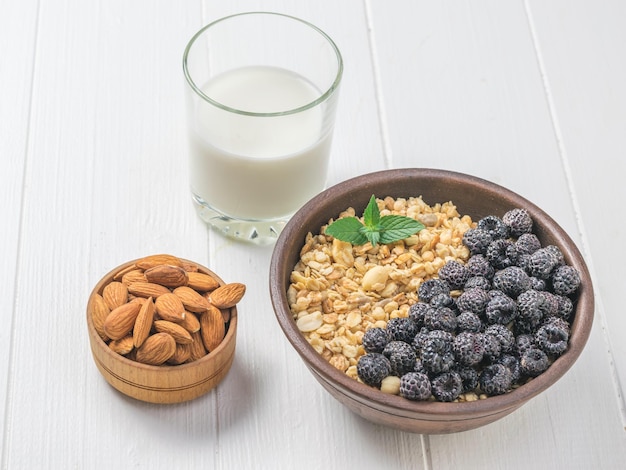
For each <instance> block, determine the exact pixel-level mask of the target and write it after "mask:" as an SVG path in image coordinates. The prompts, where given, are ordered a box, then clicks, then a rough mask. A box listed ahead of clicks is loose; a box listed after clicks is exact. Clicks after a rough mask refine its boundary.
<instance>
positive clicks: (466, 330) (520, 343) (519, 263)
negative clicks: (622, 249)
mask: <svg viewBox="0 0 626 470" xmlns="http://www.w3.org/2000/svg"><path fill="white" fill-rule="evenodd" d="M532 229H533V221H532V219H531V217H530V215H529V214H528V212H527V211H526V210H524V209H513V210H511V211H509V212H507V213H506V214H504V216H503V217H502V218H500V217H496V216H493V215H490V216H487V217H484V218H482V219H481V220H479V221H478V223H477V225H476V227H475V228H471V229H469V230H468V231H466V232H465V234H464V236H463V243H464V244H465V245H466V246H467V247H468V249H469V250H470V258H469V259H468V261H467V263H465V264H463V263H460V262H458V261H448V262H447V263H446V264H445V265H444V266H443V267H442V268H441V269H440V270H439V273H438V277H436V278H432V279H429V280H427V281H424V282H423V283H422V284H421V285H420V287H419V289H418V293H417V294H418V298H419V301H418V302H417V303H415V304H413V305H412V306H411V308H410V309H409V314H408V317H406V318H395V319H392V320H390V321H389V322H388V324H387V326H386V328H371V329H369V330H367V331H366V332H365V334H364V336H363V348H364V349H365V351H366V354H365V355H364V356H362V357H361V358H360V359H359V361H358V363H357V374H358V376H359V378H360V379H361V381H363V382H364V383H366V384H368V385H371V386H373V387H380V384H381V382H382V381H383V380H384V379H385V378H386V377H387V376H390V375H395V376H397V377H400V391H399V393H400V395H401V396H403V397H405V398H407V399H409V400H429V399H431V400H432V399H435V400H438V401H444V402H450V401H455V400H457V399H458V398H459V397H460V396H461V395H462V394H464V393H468V392H473V393H475V394H477V395H481V394H482V395H487V396H493V395H501V394H504V393H507V392H509V391H510V390H511V389H512V388H514V387H516V386H517V385H521V384H523V383H525V382H526V381H527V380H529V379H530V378H533V377H536V376H538V375H540V374H541V373H543V372H544V371H545V370H546V369H547V368H548V367H549V366H550V364H551V363H552V362H553V361H554V359H555V358H556V357H558V356H560V355H561V354H563V353H564V352H565V351H566V350H567V347H568V341H569V334H570V323H571V320H572V318H571V317H572V315H573V311H574V305H573V296H574V294H575V293H576V291H577V290H578V287H579V285H580V274H579V273H578V271H577V270H576V269H575V268H573V267H572V266H569V265H567V264H566V263H565V261H564V257H563V254H562V253H561V251H560V250H559V248H558V247H556V246H553V245H550V246H545V247H542V246H541V243H540V241H539V239H538V238H537V236H536V235H534V234H533V232H532ZM459 293H460V294H459ZM457 294H459V295H457Z"/></svg>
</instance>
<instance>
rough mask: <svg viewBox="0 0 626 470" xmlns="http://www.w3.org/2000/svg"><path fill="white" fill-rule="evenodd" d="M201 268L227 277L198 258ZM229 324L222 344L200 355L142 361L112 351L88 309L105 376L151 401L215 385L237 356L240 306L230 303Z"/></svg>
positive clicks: (98, 289) (183, 397) (189, 396)
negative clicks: (168, 362)
mask: <svg viewBox="0 0 626 470" xmlns="http://www.w3.org/2000/svg"><path fill="white" fill-rule="evenodd" d="M181 260H182V261H183V262H187V263H191V264H195V265H196V266H197V267H198V271H199V272H202V273H205V274H208V275H210V276H212V277H213V278H214V279H216V280H217V281H218V282H219V284H220V285H224V281H223V280H222V279H221V278H219V277H218V276H217V275H216V274H215V273H213V272H212V271H210V270H209V269H207V268H205V267H204V266H200V265H198V264H197V263H195V262H191V261H187V260H184V259H181ZM135 262H137V260H134V261H129V262H127V263H124V264H122V265H120V266H118V267H116V268H115V269H113V270H111V272H109V273H108V274H106V275H105V276H104V277H103V278H102V279H101V280H100V281H99V282H98V283H97V284H96V286H95V287H94V289H93V291H92V294H93V293H99V294H102V290H103V289H104V286H105V285H107V284H109V283H110V282H111V280H113V278H114V277H115V275H116V274H117V273H119V272H122V271H123V270H124V269H126V268H128V267H129V266H132V265H134V264H135ZM227 313H228V314H229V315H230V319H229V321H228V322H227V324H226V335H225V337H224V339H223V340H222V342H221V343H220V345H219V346H218V347H217V348H215V349H214V350H213V351H211V352H210V353H209V354H207V355H205V356H204V357H202V358H201V359H198V360H196V361H193V362H188V363H184V364H181V365H162V366H153V365H147V364H142V363H139V362H136V361H134V360H131V359H128V358H126V357H124V356H122V355H120V354H117V353H115V352H113V351H112V350H111V349H110V348H109V346H108V345H107V344H106V343H105V342H104V341H103V340H102V338H100V336H99V335H98V333H97V332H96V329H95V328H94V324H93V320H92V316H91V315H90V311H89V308H88V309H87V329H88V333H89V342H90V345H91V351H92V355H93V359H94V362H95V363H96V366H97V368H98V370H99V371H100V373H101V374H102V376H103V377H104V379H105V380H106V381H107V382H108V383H109V384H110V385H111V386H113V387H114V388H115V389H117V390H118V391H120V392H121V393H123V394H125V395H128V396H129V397H132V398H135V399H137V400H141V401H145V402H150V403H180V402H184V401H189V400H193V399H195V398H198V397H200V396H201V395H204V394H206V393H207V392H209V391H210V390H211V389H213V388H215V387H216V386H217V385H218V384H219V383H220V382H221V381H222V379H223V378H224V377H225V376H226V374H227V373H228V371H229V370H230V367H231V365H232V362H233V359H234V357H235V344H236V335H237V307H231V308H230V309H229V312H227Z"/></svg>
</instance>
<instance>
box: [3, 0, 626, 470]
mask: <svg viewBox="0 0 626 470" xmlns="http://www.w3.org/2000/svg"><path fill="white" fill-rule="evenodd" d="M250 10H271V11H280V12H284V13H288V14H293V15H296V16H299V17H302V18H304V19H306V20H309V21H311V22H313V23H314V24H316V25H318V26H320V27H321V28H322V29H324V30H325V31H326V32H327V33H329V34H330V36H332V37H333V38H334V39H335V40H336V42H337V44H338V46H339V47H340V49H341V50H342V52H343V55H344V59H345V75H344V82H343V88H342V90H341V102H340V109H339V115H338V122H337V127H336V133H335V141H334V146H333V152H332V165H331V172H330V176H329V183H330V184H334V183H337V182H339V181H342V180H344V179H347V178H349V177H352V176H356V175H357V174H361V173H366V172H370V171H375V170H380V169H384V168H398V167H407V166H413V167H437V168H443V169H450V170H456V171H462V172H466V173H470V174H473V175H477V176H480V177H483V178H486V179H489V180H491V181H494V182H496V183H499V184H502V185H504V186H506V187H508V188H510V189H512V190H514V191H516V192H518V193H520V194H522V195H523V196H525V197H527V198H528V199H530V200H532V201H533V202H535V203H536V204H538V205H539V206H541V207H542V208H543V209H544V210H546V211H547V212H548V213H549V214H550V215H552V216H553V217H554V218H555V219H556V220H557V221H558V222H559V223H560V224H561V225H562V226H563V227H564V228H565V229H566V230H567V231H568V232H569V233H570V234H571V236H572V237H573V238H574V240H575V241H576V242H577V243H578V245H579V247H580V248H581V250H582V251H583V253H584V255H585V257H586V259H587V261H588V264H589V267H590V270H591V272H592V275H593V279H594V282H595V290H596V295H597V303H596V317H595V323H594V327H593V331H592V334H591V337H590V339H589V342H588V345H587V348H586V350H585V351H584V352H583V354H582V356H581V357H580V359H579V361H578V362H577V363H576V364H575V366H574V367H573V368H572V369H571V370H570V371H569V372H568V374H566V375H565V376H564V377H563V378H562V379H561V380H560V381H559V382H558V383H557V384H556V385H555V386H554V387H552V388H551V389H550V390H549V391H547V392H546V393H545V394H543V395H541V396H539V397H537V398H535V399H533V400H532V401H531V402H530V403H529V404H527V405H526V406H524V407H522V408H521V409H519V410H518V411H516V412H514V413H513V414H512V415H510V416H508V417H506V418H505V419H502V420H500V421H498V422H496V423H494V424H492V425H489V426H486V427H483V428H479V429H477V430H474V431H467V432H464V433H459V434H453V435H436V436H435V435H433V436H426V435H416V434H407V433H401V432H396V431H393V430H391V429H387V428H383V427H379V426H375V425H372V424H370V423H368V422H366V421H364V420H362V419H360V418H358V417H356V416H355V415H353V414H352V413H350V412H349V411H347V410H346V409H345V408H343V407H342V406H341V405H340V404H338V402H336V401H335V400H334V399H333V398H332V397H330V396H329V395H328V394H326V393H325V392H324V391H323V390H322V388H321V386H319V385H318V384H317V382H315V380H314V379H313V377H312V376H311V375H310V373H309V372H308V371H307V370H306V369H305V367H304V365H303V364H302V363H301V361H300V360H299V358H297V357H296V354H295V352H294V351H293V350H292V349H291V348H290V346H289V344H288V342H287V341H286V339H285V338H284V337H283V336H282V333H281V332H280V329H279V327H278V324H277V322H276V321H275V319H274V314H273V311H272V308H271V304H270V299H269V293H268V266H269V261H270V257H271V253H272V249H271V247H265V248H259V247H252V246H248V245H241V244H238V243H236V242H232V241H229V240H227V239H224V238H222V237H221V236H219V235H217V234H215V233H213V232H211V231H208V230H207V229H206V227H205V226H204V225H203V224H202V223H201V221H200V220H199V219H198V218H197V217H196V215H195V213H194V211H193V208H192V205H191V202H190V198H189V193H188V189H187V159H186V149H187V143H186V134H185V116H184V101H183V78H182V70H181V68H182V67H181V61H182V52H183V49H184V46H185V44H186V42H187V40H188V38H189V37H190V36H191V35H192V34H193V33H194V32H195V31H196V30H198V29H199V28H200V27H201V26H202V25H204V24H206V23H208V22H210V21H211V20H214V19H217V18H219V17H222V16H225V15H227V14H230V13H236V12H241V11H250ZM625 23H626V3H625V2H623V1H621V0H598V1H595V2H590V1H584V0H517V1H514V0H507V1H502V0H491V1H452V0H449V1H430V2H428V1H416V0H395V1H385V2H383V1H382V0H358V1H357V0H344V1H341V2H337V1H332V0H317V1H315V2H289V1H286V0H257V1H244V0H241V1H230V2H217V1H209V0H204V1H203V0H188V1H185V2H181V1H175V0H169V1H168V0H160V1H155V0H134V1H122V0H108V1H83V0H20V1H12V0H0V217H1V222H0V237H1V238H0V241H1V243H0V260H2V262H1V263H0V286H1V289H0V318H1V323H0V423H1V429H2V434H1V435H2V443H1V445H2V456H1V465H2V468H7V469H33V468H55V469H69V468H76V469H94V468H98V469H100V468H102V469H105V468H124V469H125V468H150V469H157V468H163V469H165V468H225V469H226V468H228V469H230V468H232V469H248V468H272V469H274V468H281V469H283V468H284V469H291V468H301V469H335V468H337V469H341V468H344V469H347V468H351V469H372V468H390V469H395V468H406V469H409V468H411V469H413V468H427V469H431V468H432V469H458V468H463V469H473V468H489V469H491V468H502V469H516V468H520V469H521V468H524V469H525V468H538V469H543V468H546V469H548V468H549V469H554V468H567V469H570V468H582V469H587V468H601V469H611V468H626V431H625V425H626V406H625V402H624V395H623V391H626V341H624V337H625V335H626V315H624V310H625V308H624V300H623V299H624V286H625V285H626V269H625V266H626V254H625V253H626V250H625V249H624V242H623V240H624V237H626V216H625V215H624V206H623V204H624V199H625V198H626V190H625V189H624V170H623V166H624V164H623V160H624V158H625V157H626V86H625V84H626V28H625V27H624V24H625ZM161 252H166V253H173V254H176V255H178V256H182V257H185V258H188V259H193V260H197V261H198V262H200V263H202V264H205V265H206V266H208V267H210V268H211V269H212V270H214V271H215V272H217V273H218V274H219V275H220V276H221V277H222V278H224V279H225V280H226V281H238V282H244V283H246V284H247V286H248V292H247V294H246V297H245V298H244V300H243V301H242V303H241V304H240V319H241V321H240V330H239V335H238V350H237V356H236V360H235V363H234V365H233V368H232V369H231V372H230V373H229V375H228V376H227V378H226V379H225V380H224V382H223V383H222V384H220V386H219V387H218V388H217V389H216V390H214V391H212V392H211V393H209V394H208V395H206V396H204V397H202V398H200V399H197V400H195V401H192V402H189V403H185V404H180V405H172V406H156V405H150V404H145V403H142V402H137V401H135V400H132V399H130V398H127V397H125V396H123V395H121V394H120V393H117V392H116V391H115V390H114V389H112V388H111V387H110V386H108V384H106V382H104V380H103V378H102V377H101V376H100V374H99V373H98V371H97V369H96V367H95V365H94V363H93V361H92V358H91V355H90V350H89V345H88V340H87V330H86V324H85V305H86V301H87V297H88V295H89V292H90V290H91V288H92V287H93V285H94V284H95V282H96V281H97V280H98V279H99V278H100V277H101V276H102V275H103V274H105V273H106V272H108V271H109V270H110V269H111V268H112V267H114V266H116V265H118V264H120V263H122V262H124V261H126V260H129V259H134V258H137V257H140V256H143V255H147V254H152V253H161Z"/></svg>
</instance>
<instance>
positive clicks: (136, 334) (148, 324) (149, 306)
mask: <svg viewBox="0 0 626 470" xmlns="http://www.w3.org/2000/svg"><path fill="white" fill-rule="evenodd" d="M154 310H155V308H154V302H153V301H152V297H149V298H148V299H147V300H146V301H145V302H144V303H143V305H142V306H141V310H139V314H138V315H137V319H136V320H135V325H134V327H133V344H134V346H135V347H136V348H138V347H140V346H141V345H142V344H143V342H144V341H145V340H146V339H147V338H148V336H149V335H150V330H151V329H152V321H153V320H154Z"/></svg>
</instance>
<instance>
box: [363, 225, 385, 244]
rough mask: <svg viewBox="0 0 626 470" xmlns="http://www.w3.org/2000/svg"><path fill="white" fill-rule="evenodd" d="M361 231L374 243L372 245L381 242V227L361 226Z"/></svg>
mask: <svg viewBox="0 0 626 470" xmlns="http://www.w3.org/2000/svg"><path fill="white" fill-rule="evenodd" d="M361 233H362V234H363V235H365V237H366V239H367V240H369V242H370V243H371V244H372V246H376V245H377V244H378V243H380V227H367V226H364V227H361Z"/></svg>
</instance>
